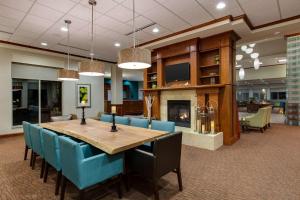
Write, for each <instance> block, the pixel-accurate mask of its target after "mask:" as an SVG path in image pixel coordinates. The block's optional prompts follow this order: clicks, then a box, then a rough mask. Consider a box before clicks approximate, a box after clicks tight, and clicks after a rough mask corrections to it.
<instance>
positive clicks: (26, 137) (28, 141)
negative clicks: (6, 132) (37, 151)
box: [23, 121, 32, 166]
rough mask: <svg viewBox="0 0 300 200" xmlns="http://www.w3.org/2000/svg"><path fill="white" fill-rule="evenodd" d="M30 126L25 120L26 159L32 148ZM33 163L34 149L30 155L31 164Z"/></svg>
mask: <svg viewBox="0 0 300 200" xmlns="http://www.w3.org/2000/svg"><path fill="white" fill-rule="evenodd" d="M29 126H30V123H28V122H25V121H23V132H24V140H25V153H24V160H27V154H28V150H29V149H32V145H31V139H30V133H29ZM31 163H32V151H31V157H30V166H31Z"/></svg>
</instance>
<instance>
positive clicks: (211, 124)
mask: <svg viewBox="0 0 300 200" xmlns="http://www.w3.org/2000/svg"><path fill="white" fill-rule="evenodd" d="M210 130H211V133H215V122H214V121H211V122H210Z"/></svg>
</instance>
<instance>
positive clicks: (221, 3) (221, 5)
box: [216, 1, 226, 10]
mask: <svg viewBox="0 0 300 200" xmlns="http://www.w3.org/2000/svg"><path fill="white" fill-rule="evenodd" d="M225 7H226V4H225V3H224V2H223V1H221V2H219V3H218V4H217V5H216V8H217V9H218V10H222V9H224V8H225Z"/></svg>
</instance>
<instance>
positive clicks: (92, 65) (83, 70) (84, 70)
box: [79, 0, 105, 76]
mask: <svg viewBox="0 0 300 200" xmlns="http://www.w3.org/2000/svg"><path fill="white" fill-rule="evenodd" d="M89 4H90V5H91V6H92V38H91V52H90V56H91V59H90V60H88V61H82V62H81V63H80V69H79V74H80V75H84V76H104V72H105V66H104V63H103V62H99V61H95V60H94V6H96V4H97V2H96V0H89Z"/></svg>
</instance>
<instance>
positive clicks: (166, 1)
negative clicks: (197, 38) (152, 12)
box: [161, 0, 213, 25]
mask: <svg viewBox="0 0 300 200" xmlns="http://www.w3.org/2000/svg"><path fill="white" fill-rule="evenodd" d="M161 3H162V4H163V5H164V6H166V7H167V8H169V9H170V10H172V11H173V12H174V13H176V14H177V15H179V16H180V17H181V18H183V19H184V20H186V21H187V22H189V23H190V24H192V25H196V24H200V23H205V22H208V21H210V20H213V18H212V17H211V16H210V15H209V14H208V13H207V12H206V11H205V10H204V9H203V8H202V7H201V6H200V5H199V3H197V1H195V0H184V1H179V2H178V1H174V0H161Z"/></svg>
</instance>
